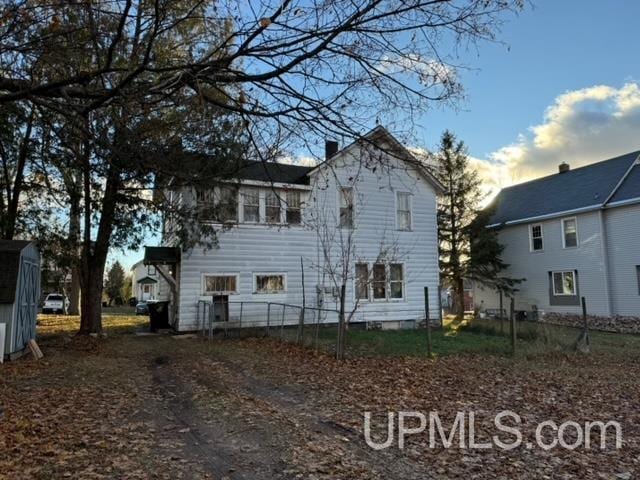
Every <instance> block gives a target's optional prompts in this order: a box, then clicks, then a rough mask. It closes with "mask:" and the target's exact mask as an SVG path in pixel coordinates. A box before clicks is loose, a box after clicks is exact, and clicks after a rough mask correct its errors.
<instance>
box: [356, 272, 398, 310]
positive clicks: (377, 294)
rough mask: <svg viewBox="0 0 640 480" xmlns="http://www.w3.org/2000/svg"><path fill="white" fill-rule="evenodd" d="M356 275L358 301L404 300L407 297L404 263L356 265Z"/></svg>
mask: <svg viewBox="0 0 640 480" xmlns="http://www.w3.org/2000/svg"><path fill="white" fill-rule="evenodd" d="M355 273H356V276H355V295H356V299H357V300H371V299H373V300H374V301H380V300H402V299H403V298H404V296H405V273H404V264H402V263H389V264H387V263H374V264H372V265H371V264H367V263H356V272H355ZM370 273H371V275H370Z"/></svg>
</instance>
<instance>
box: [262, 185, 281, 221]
mask: <svg viewBox="0 0 640 480" xmlns="http://www.w3.org/2000/svg"><path fill="white" fill-rule="evenodd" d="M264 200H265V214H266V220H267V223H281V221H282V219H281V218H280V210H281V206H280V197H279V196H278V195H277V194H276V192H274V191H273V190H267V191H266V192H265V197H264Z"/></svg>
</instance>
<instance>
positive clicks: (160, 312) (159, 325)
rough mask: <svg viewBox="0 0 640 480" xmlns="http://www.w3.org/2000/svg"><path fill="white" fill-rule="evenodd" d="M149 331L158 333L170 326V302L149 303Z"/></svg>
mask: <svg viewBox="0 0 640 480" xmlns="http://www.w3.org/2000/svg"><path fill="white" fill-rule="evenodd" d="M147 305H148V306H149V324H150V325H149V329H150V330H151V331H152V332H156V331H158V330H161V329H163V328H171V325H169V302H149V303H148V304H147Z"/></svg>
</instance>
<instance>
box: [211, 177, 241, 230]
mask: <svg viewBox="0 0 640 480" xmlns="http://www.w3.org/2000/svg"><path fill="white" fill-rule="evenodd" d="M215 192H216V195H215V202H216V204H215V216H216V219H217V220H219V221H220V222H237V221H238V189H237V188H236V187H234V186H231V185H222V186H220V187H217V188H216V190H215Z"/></svg>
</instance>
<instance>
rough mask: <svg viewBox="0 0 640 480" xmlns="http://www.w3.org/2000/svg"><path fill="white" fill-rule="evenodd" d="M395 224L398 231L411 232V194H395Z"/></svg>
mask: <svg viewBox="0 0 640 480" xmlns="http://www.w3.org/2000/svg"><path fill="white" fill-rule="evenodd" d="M396 209H397V211H396V222H397V225H398V230H411V194H409V193H406V192H398V193H397V194H396Z"/></svg>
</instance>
